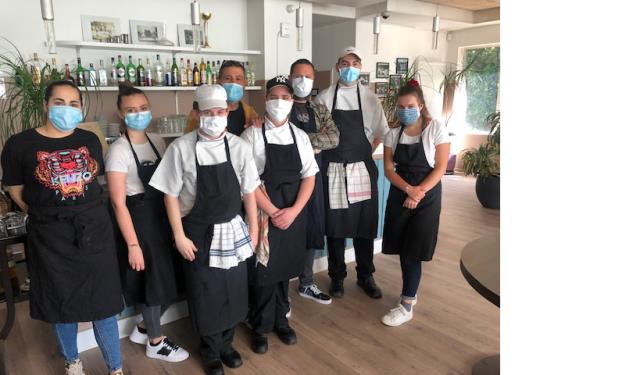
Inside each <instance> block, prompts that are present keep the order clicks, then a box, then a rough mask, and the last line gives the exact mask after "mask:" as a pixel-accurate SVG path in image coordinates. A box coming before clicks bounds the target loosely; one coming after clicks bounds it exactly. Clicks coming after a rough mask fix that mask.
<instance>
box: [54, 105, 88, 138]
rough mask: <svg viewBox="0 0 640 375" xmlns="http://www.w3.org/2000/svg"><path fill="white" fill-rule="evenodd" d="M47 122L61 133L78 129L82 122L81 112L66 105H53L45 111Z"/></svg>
mask: <svg viewBox="0 0 640 375" xmlns="http://www.w3.org/2000/svg"><path fill="white" fill-rule="evenodd" d="M47 112H48V114H47V116H48V117H49V120H50V121H51V123H52V124H53V126H54V127H55V128H56V129H58V130H60V131H61V132H68V131H71V130H73V129H75V128H77V127H78V124H79V123H80V122H82V117H83V116H82V111H81V110H80V109H78V108H75V107H69V106H66V105H54V106H51V107H49V108H48V110H47Z"/></svg>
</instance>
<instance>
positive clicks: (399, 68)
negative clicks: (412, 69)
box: [396, 57, 409, 74]
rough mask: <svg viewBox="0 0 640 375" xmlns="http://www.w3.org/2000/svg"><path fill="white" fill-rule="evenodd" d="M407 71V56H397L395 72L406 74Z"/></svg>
mask: <svg viewBox="0 0 640 375" xmlns="http://www.w3.org/2000/svg"><path fill="white" fill-rule="evenodd" d="M408 72H409V58H407V57H398V58H397V59H396V74H407V73H408Z"/></svg>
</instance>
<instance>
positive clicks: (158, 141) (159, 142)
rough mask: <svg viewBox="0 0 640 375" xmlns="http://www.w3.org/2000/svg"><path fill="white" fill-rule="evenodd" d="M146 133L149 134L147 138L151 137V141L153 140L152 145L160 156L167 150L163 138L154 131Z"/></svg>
mask: <svg viewBox="0 0 640 375" xmlns="http://www.w3.org/2000/svg"><path fill="white" fill-rule="evenodd" d="M148 134H149V139H151V141H152V142H153V145H154V146H155V147H156V149H157V150H158V153H159V154H160V156H162V155H164V153H165V152H166V151H167V142H165V140H164V138H162V137H161V136H159V135H158V134H156V133H148Z"/></svg>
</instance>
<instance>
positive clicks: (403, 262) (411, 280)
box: [400, 255, 422, 299]
mask: <svg viewBox="0 0 640 375" xmlns="http://www.w3.org/2000/svg"><path fill="white" fill-rule="evenodd" d="M400 268H401V269H402V296H403V297H406V299H415V297H416V294H417V293H418V286H419V285H420V277H421V276H422V262H421V261H419V260H411V259H407V258H405V257H403V256H402V255H400Z"/></svg>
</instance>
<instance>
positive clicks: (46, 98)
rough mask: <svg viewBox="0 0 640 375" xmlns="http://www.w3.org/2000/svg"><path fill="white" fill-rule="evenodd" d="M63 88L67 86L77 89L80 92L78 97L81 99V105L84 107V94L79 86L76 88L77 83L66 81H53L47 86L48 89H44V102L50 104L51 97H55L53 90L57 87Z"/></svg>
mask: <svg viewBox="0 0 640 375" xmlns="http://www.w3.org/2000/svg"><path fill="white" fill-rule="evenodd" d="M62 86H67V87H71V88H74V89H76V91H78V96H79V97H80V104H81V105H82V92H81V91H80V89H79V88H78V86H76V85H75V83H73V82H71V81H67V80H64V79H61V80H57V81H51V82H49V84H47V87H46V88H45V89H44V102H45V103H49V99H51V95H53V90H54V89H55V88H56V87H62Z"/></svg>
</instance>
